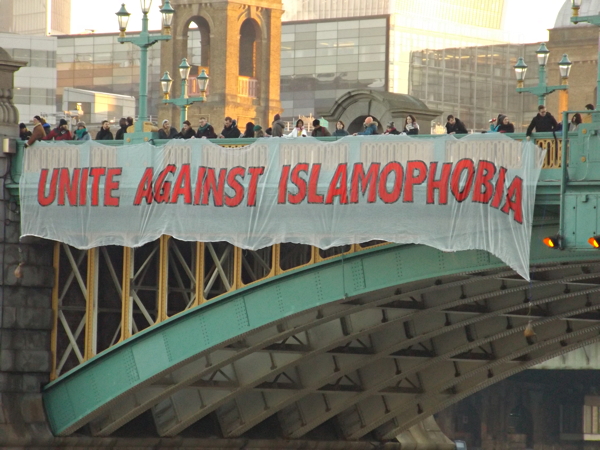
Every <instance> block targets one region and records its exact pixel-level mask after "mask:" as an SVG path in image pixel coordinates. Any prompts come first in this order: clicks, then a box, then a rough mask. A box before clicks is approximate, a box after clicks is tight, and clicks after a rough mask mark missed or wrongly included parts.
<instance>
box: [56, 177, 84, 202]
mask: <svg viewBox="0 0 600 450" xmlns="http://www.w3.org/2000/svg"><path fill="white" fill-rule="evenodd" d="M78 191H79V169H73V179H72V180H71V177H70V176H69V169H60V176H59V179H58V204H59V205H60V206H64V205H65V194H66V195H67V197H68V198H69V205H71V206H77V193H78Z"/></svg>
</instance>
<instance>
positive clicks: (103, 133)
mask: <svg viewBox="0 0 600 450" xmlns="http://www.w3.org/2000/svg"><path fill="white" fill-rule="evenodd" d="M113 139H114V136H113V134H112V132H111V131H110V122H109V121H108V120H103V121H102V128H100V131H98V133H97V134H96V140H97V141H112V140H113Z"/></svg>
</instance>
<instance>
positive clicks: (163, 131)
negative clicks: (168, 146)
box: [158, 119, 177, 139]
mask: <svg viewBox="0 0 600 450" xmlns="http://www.w3.org/2000/svg"><path fill="white" fill-rule="evenodd" d="M175 136H177V130H176V129H175V128H173V127H172V126H171V123H170V122H169V121H168V120H167V119H165V120H163V121H162V127H161V128H160V130H158V138H159V139H175Z"/></svg>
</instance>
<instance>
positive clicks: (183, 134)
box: [175, 120, 196, 139]
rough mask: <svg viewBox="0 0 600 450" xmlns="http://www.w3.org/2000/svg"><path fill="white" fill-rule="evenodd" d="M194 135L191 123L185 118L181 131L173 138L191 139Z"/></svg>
mask: <svg viewBox="0 0 600 450" xmlns="http://www.w3.org/2000/svg"><path fill="white" fill-rule="evenodd" d="M194 137H196V131H195V130H194V129H193V128H192V123H191V122H190V121H189V120H185V121H184V122H183V127H182V128H181V131H180V132H179V133H177V134H176V135H175V139H192V138H194Z"/></svg>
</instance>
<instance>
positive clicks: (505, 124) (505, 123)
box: [496, 115, 515, 133]
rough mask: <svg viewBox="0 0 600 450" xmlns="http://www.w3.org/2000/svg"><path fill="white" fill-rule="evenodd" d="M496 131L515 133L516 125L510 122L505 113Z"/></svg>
mask: <svg viewBox="0 0 600 450" xmlns="http://www.w3.org/2000/svg"><path fill="white" fill-rule="evenodd" d="M496 131H497V132H498V133H514V132H515V126H514V125H513V124H512V123H510V121H509V120H508V116H504V115H503V116H502V120H501V121H500V123H499V124H498V126H497V127H496Z"/></svg>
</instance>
